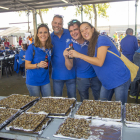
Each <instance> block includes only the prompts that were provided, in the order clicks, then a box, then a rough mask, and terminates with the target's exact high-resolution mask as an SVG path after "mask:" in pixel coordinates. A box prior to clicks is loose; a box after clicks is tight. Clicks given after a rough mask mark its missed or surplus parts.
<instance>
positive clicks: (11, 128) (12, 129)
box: [6, 112, 47, 133]
mask: <svg viewBox="0 0 140 140" xmlns="http://www.w3.org/2000/svg"><path fill="white" fill-rule="evenodd" d="M26 114H28V115H39V114H37V113H28V112H27V113H22V114H21V115H20V116H18V117H17V118H15V119H14V120H13V121H16V120H18V121H19V123H20V120H22V121H24V120H23V119H22V116H24V115H26ZM40 114H41V113H40ZM43 115H44V116H42V118H40V119H41V120H40V123H38V124H35V125H36V126H35V127H34V128H32V129H26V128H23V127H18V126H13V125H14V124H12V122H11V123H10V124H9V125H8V126H6V130H11V131H17V132H26V133H33V132H34V131H35V129H36V128H37V127H38V126H39V125H40V124H41V123H42V122H43V121H44V120H45V118H46V117H47V115H46V114H43ZM27 117H28V116H27ZM33 119H36V118H32V120H29V121H33ZM25 123H27V121H26V122H25ZM25 123H23V125H24V124H25ZM11 125H12V126H11ZM26 126H27V125H26Z"/></svg>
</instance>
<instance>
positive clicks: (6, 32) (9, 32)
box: [0, 27, 20, 36]
mask: <svg viewBox="0 0 140 140" xmlns="http://www.w3.org/2000/svg"><path fill="white" fill-rule="evenodd" d="M19 30H20V28H19V27H10V28H8V29H6V30H4V31H2V32H0V36H8V35H10V34H11V33H16V32H18V31H19Z"/></svg>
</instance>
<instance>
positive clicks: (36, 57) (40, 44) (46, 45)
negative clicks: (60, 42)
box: [25, 24, 52, 97]
mask: <svg viewBox="0 0 140 140" xmlns="http://www.w3.org/2000/svg"><path fill="white" fill-rule="evenodd" d="M51 49H52V44H51V37H50V33H49V28H48V26H47V25H45V24H41V25H40V26H39V27H38V28H37V33H36V36H35V43H34V44H31V45H29V46H28V49H27V50H26V54H25V68H26V69H27V72H26V86H27V88H28V90H29V93H30V96H38V97H39V96H40V92H41V95H42V97H46V96H51V87H50V79H49V69H48V68H47V67H49V64H50V60H51ZM46 57H48V63H47V62H45V61H44V60H45V58H46Z"/></svg>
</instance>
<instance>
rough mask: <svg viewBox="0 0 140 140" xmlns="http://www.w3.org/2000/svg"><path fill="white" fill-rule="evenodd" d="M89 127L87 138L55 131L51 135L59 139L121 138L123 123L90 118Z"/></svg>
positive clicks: (107, 139) (99, 139)
mask: <svg viewBox="0 0 140 140" xmlns="http://www.w3.org/2000/svg"><path fill="white" fill-rule="evenodd" d="M86 120H89V119H86ZM64 122H65V121H64ZM64 122H63V123H64ZM63 123H62V124H63ZM62 124H61V125H62ZM61 125H60V126H59V128H60V127H61ZM89 127H90V136H89V137H88V139H84V138H80V139H78V138H74V137H67V136H63V135H62V134H56V133H55V134H54V135H53V136H54V137H57V138H60V139H61V138H66V139H74V140H122V128H123V124H122V123H121V122H115V121H102V120H97V119H92V120H91V123H90V126H89ZM59 128H58V129H59Z"/></svg>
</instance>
